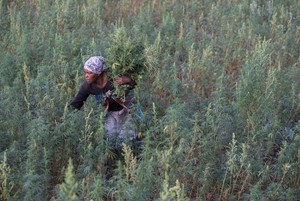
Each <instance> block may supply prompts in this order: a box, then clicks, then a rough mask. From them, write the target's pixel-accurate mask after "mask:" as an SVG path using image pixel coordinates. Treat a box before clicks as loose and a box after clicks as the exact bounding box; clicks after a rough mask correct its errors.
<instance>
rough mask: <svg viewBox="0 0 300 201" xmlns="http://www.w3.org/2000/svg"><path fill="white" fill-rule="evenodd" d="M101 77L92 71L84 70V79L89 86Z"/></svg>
mask: <svg viewBox="0 0 300 201" xmlns="http://www.w3.org/2000/svg"><path fill="white" fill-rule="evenodd" d="M98 77H99V76H98V75H97V74H95V73H92V72H91V71H88V70H86V69H84V78H85V80H86V82H87V83H88V84H92V83H94V82H95V81H96V80H97V78H98Z"/></svg>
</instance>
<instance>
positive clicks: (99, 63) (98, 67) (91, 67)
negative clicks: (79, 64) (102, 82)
mask: <svg viewBox="0 0 300 201" xmlns="http://www.w3.org/2000/svg"><path fill="white" fill-rule="evenodd" d="M103 66H104V58H103V57H102V56H93V57H90V58H89V59H88V60H87V61H86V62H85V63H84V69H86V70H88V71H90V72H92V73H95V74H97V75H100V73H101V72H102V71H103V70H104V67H103Z"/></svg>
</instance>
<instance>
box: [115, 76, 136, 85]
mask: <svg viewBox="0 0 300 201" xmlns="http://www.w3.org/2000/svg"><path fill="white" fill-rule="evenodd" d="M116 83H117V84H118V85H122V84H129V85H131V84H132V83H133V81H132V79H131V78H130V77H127V76H119V77H117V78H116Z"/></svg>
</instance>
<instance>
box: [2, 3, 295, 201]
mask: <svg viewBox="0 0 300 201" xmlns="http://www.w3.org/2000/svg"><path fill="white" fill-rule="evenodd" d="M299 25H300V1H298V0H285V1H283V0H270V1H262V0H243V1H241V0H213V1H206V0H153V1H146V0H115V1H113V0H102V1H101V0H55V1H50V0H0V27H1V29H0V48H1V54H0V61H1V62H0V72H1V79H0V115H1V119H0V200H30V201H32V200H39V201H41V200H297V199H299V195H300V135H299V132H300V123H299V121H298V120H299V117H300V116H299V114H300V113H299V111H300V110H299V106H300V104H299V103H300V102H299V99H300V68H299V67H300V57H299V55H300V54H299V53H300V48H299V47H300V26H299ZM119 27H124V28H125V30H126V32H127V34H128V35H129V36H131V37H132V38H139V39H141V38H142V39H143V41H144V43H145V44H144V45H145V47H147V51H149V52H151V54H150V55H152V56H151V57H149V58H147V59H148V61H151V62H153V63H152V64H155V65H151V66H149V68H148V69H147V74H145V75H143V77H142V78H141V80H140V82H139V83H138V85H137V88H136V90H135V93H136V98H137V101H138V102H139V103H140V106H141V108H142V111H143V119H142V120H141V121H139V122H137V127H138V129H139V132H140V133H139V136H140V137H142V139H141V142H140V143H141V145H140V147H141V150H140V151H139V152H138V153H136V151H135V149H134V148H132V147H129V146H124V147H123V151H122V155H123V157H122V158H121V159H120V158H116V157H114V155H113V154H114V153H113V152H112V151H111V150H110V149H109V147H108V146H107V143H106V141H105V140H104V136H105V133H104V129H103V114H102V113H101V109H100V106H97V105H95V102H94V100H93V98H89V99H88V101H87V103H86V105H85V107H84V108H83V110H81V111H73V110H70V109H69V108H68V107H67V105H68V103H69V102H70V101H71V100H72V98H73V97H74V96H75V95H76V93H77V91H78V88H79V86H80V84H81V82H82V80H83V73H82V66H83V63H84V61H85V60H86V59H87V58H88V57H90V56H92V55H103V56H104V57H105V56H106V55H107V49H108V48H109V43H108V42H109V40H110V39H111V37H112V35H113V34H114V33H115V30H116V28H119ZM108 159H109V160H111V162H108V161H107V160H108ZM112 164H114V165H112ZM108 168H110V169H109V170H108ZM108 172H110V176H109V177H108V176H107V174H108Z"/></svg>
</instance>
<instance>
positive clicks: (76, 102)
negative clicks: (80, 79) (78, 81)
mask: <svg viewBox="0 0 300 201" xmlns="http://www.w3.org/2000/svg"><path fill="white" fill-rule="evenodd" d="M89 95H90V93H89V90H88V84H87V83H86V82H84V83H83V84H82V85H81V87H80V89H79V91H78V93H77V95H76V96H75V98H74V99H73V100H72V102H71V103H70V106H72V107H74V108H76V109H78V110H80V109H81V107H82V106H83V104H84V102H85V101H86V99H87V98H88V97H89Z"/></svg>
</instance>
